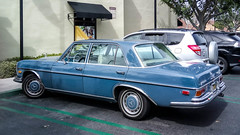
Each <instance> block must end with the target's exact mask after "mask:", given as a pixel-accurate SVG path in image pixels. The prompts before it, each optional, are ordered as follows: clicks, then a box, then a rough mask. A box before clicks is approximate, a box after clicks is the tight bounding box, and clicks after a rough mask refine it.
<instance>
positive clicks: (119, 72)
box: [116, 71, 125, 75]
mask: <svg viewBox="0 0 240 135" xmlns="http://www.w3.org/2000/svg"><path fill="white" fill-rule="evenodd" d="M116 73H117V74H120V75H125V72H122V71H116Z"/></svg>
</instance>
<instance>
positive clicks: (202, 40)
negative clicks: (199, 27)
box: [193, 33, 207, 45]
mask: <svg viewBox="0 0 240 135" xmlns="http://www.w3.org/2000/svg"><path fill="white" fill-rule="evenodd" d="M193 38H194V40H195V42H196V44H197V45H207V41H206V39H205V38H204V37H203V34H202V33H194V34H193Z"/></svg>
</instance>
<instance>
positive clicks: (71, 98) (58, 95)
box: [48, 92, 120, 111]
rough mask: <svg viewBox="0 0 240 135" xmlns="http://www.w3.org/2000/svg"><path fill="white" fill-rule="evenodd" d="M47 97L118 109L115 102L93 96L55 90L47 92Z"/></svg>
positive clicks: (113, 109)
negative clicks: (56, 91) (88, 96)
mask: <svg viewBox="0 0 240 135" xmlns="http://www.w3.org/2000/svg"><path fill="white" fill-rule="evenodd" d="M48 97H50V98H54V99H55V100H61V101H67V102H71V103H77V104H82V105H86V106H92V107H97V108H102V109H108V110H112V111H120V109H119V108H118V104H117V103H112V102H106V101H103V100H98V99H94V98H87V97H82V96H75V95H68V94H63V93H55V92H50V93H48Z"/></svg>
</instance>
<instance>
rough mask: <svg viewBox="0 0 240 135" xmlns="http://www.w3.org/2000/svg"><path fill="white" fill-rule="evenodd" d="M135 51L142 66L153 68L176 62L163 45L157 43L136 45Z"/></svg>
mask: <svg viewBox="0 0 240 135" xmlns="http://www.w3.org/2000/svg"><path fill="white" fill-rule="evenodd" d="M135 50H136V52H137V55H138V56H139V58H140V60H141V61H142V63H143V65H144V66H154V65H159V64H162V63H166V62H170V61H175V60H177V59H176V57H175V56H174V55H173V54H172V53H171V52H170V51H169V50H168V49H167V48H166V46H165V45H163V44H159V43H157V44H143V45H137V46H135Z"/></svg>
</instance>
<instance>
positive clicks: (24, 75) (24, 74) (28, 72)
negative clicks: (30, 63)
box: [22, 70, 41, 80]
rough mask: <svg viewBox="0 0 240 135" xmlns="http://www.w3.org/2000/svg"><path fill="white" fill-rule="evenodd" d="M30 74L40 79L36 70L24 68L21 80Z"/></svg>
mask: <svg viewBox="0 0 240 135" xmlns="http://www.w3.org/2000/svg"><path fill="white" fill-rule="evenodd" d="M30 74H34V75H35V76H36V77H37V78H38V79H40V80H41V78H40V76H39V74H38V73H37V72H36V71H33V70H26V71H24V73H23V77H22V80H24V79H25V77H26V76H28V75H30Z"/></svg>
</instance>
